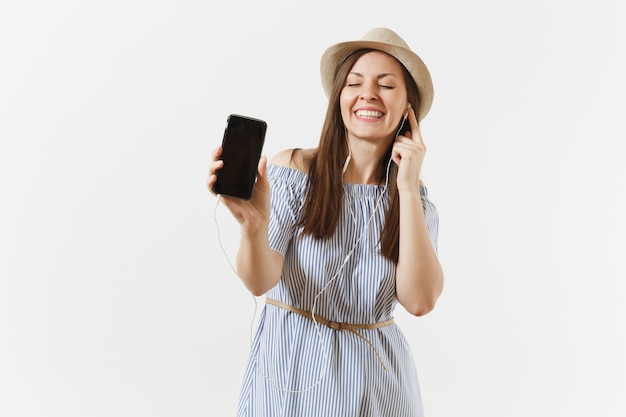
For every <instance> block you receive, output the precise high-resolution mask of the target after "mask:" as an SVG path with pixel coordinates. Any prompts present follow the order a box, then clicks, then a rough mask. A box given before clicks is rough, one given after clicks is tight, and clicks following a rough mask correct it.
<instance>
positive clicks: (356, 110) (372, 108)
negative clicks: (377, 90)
mask: <svg viewBox="0 0 626 417" xmlns="http://www.w3.org/2000/svg"><path fill="white" fill-rule="evenodd" d="M359 111H375V112H378V113H381V114H382V116H380V117H378V118H369V117H361V116H359V115H358V114H357V113H358V112H359ZM353 114H354V117H356V118H357V119H358V120H361V121H364V122H378V121H380V120H382V119H384V117H385V115H386V113H385V112H384V111H382V110H381V109H379V108H377V107H370V106H368V107H359V108H358V109H355V110H354V112H353Z"/></svg>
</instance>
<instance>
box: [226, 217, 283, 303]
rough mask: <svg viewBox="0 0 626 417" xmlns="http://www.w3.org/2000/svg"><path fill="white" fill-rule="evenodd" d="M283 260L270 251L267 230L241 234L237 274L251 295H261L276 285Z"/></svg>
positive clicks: (280, 256)
mask: <svg viewBox="0 0 626 417" xmlns="http://www.w3.org/2000/svg"><path fill="white" fill-rule="evenodd" d="M283 260H284V258H283V257H282V255H281V254H279V253H278V252H276V251H274V250H272V249H270V246H269V240H268V234H267V228H264V230H261V231H258V232H256V233H246V232H242V234H241V241H240V243H239V251H238V253H237V272H238V274H239V276H240V277H241V279H242V280H243V283H244V284H245V286H246V287H247V288H248V290H249V291H250V292H251V293H252V294H253V295H255V296H260V295H263V294H265V293H266V292H267V291H269V290H270V289H271V288H272V287H274V286H275V285H276V284H277V283H278V281H279V280H280V276H281V272H282V267H283Z"/></svg>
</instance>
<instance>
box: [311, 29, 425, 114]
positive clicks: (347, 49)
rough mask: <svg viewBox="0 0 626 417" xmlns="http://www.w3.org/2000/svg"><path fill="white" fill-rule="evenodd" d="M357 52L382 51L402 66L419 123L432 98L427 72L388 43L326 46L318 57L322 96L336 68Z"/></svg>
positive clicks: (407, 52)
mask: <svg viewBox="0 0 626 417" xmlns="http://www.w3.org/2000/svg"><path fill="white" fill-rule="evenodd" d="M360 49H374V50H377V51H381V52H385V53H387V54H389V55H391V56H393V57H394V58H396V59H397V60H398V61H400V62H401V63H402V65H404V67H405V68H406V69H407V71H408V72H409V74H411V76H412V77H413V80H414V81H415V84H416V85H417V90H418V93H419V96H420V103H419V108H418V111H417V120H418V121H421V120H422V119H423V118H424V117H426V114H428V112H429V110H430V107H431V105H432V103H433V98H434V90H433V82H432V79H431V77H430V72H429V71H428V68H427V67H426V65H425V64H424V62H423V61H422V59H421V58H420V57H419V56H417V54H415V53H414V52H413V51H411V50H410V49H407V48H403V47H401V46H396V45H392V44H389V43H384V42H376V41H364V40H361V41H351V42H341V43H337V44H335V45H332V46H331V47H329V48H328V49H327V50H326V51H325V52H324V54H323V55H322V60H321V63H320V73H321V76H322V87H323V88H324V92H325V93H326V96H327V97H330V93H331V91H332V88H333V83H334V80H335V77H336V76H337V71H338V69H339V66H340V65H341V64H342V63H343V61H344V60H345V59H346V58H347V57H348V56H350V55H351V54H352V53H354V52H356V51H358V50H360Z"/></svg>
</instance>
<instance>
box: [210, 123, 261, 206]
mask: <svg viewBox="0 0 626 417" xmlns="http://www.w3.org/2000/svg"><path fill="white" fill-rule="evenodd" d="M266 131H267V123H265V122H264V121H263V120H260V119H255V118H253V117H247V116H241V115H238V114H231V115H230V116H228V119H227V120H226V129H224V138H223V139H222V155H221V157H220V159H221V160H222V161H224V165H223V167H222V168H221V169H219V170H218V171H217V172H216V173H215V175H216V177H217V181H215V184H213V192H214V193H215V194H221V195H227V196H231V197H237V198H241V199H243V200H249V199H250V197H252V190H253V189H254V183H255V181H256V174H257V167H258V165H259V159H261V151H262V150H263V143H264V142H265V132H266Z"/></svg>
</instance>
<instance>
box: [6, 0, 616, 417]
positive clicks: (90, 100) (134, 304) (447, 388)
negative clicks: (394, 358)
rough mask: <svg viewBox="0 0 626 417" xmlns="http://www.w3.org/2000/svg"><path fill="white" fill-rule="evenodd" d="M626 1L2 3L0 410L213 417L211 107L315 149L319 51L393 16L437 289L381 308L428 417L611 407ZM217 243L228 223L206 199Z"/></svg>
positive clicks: (234, 356) (216, 304)
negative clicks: (415, 303) (421, 145)
mask: <svg viewBox="0 0 626 417" xmlns="http://www.w3.org/2000/svg"><path fill="white" fill-rule="evenodd" d="M624 9H625V6H624V3H623V2H622V1H619V0H614V1H609V0H562V1H558V0H527V1H523V2H507V1H497V0H477V1H472V2H469V1H464V0H450V1H437V2H435V1H428V2H427V1H415V0H413V1H405V2H402V1H384V2H373V1H365V0H363V1H358V2H357V1H336V0H334V1H327V0H316V1H298V2H297V1H287V0H284V1H279V0H271V1H262V2H260V1H257V2H254V1H218V2H207V1H181V0H179V1H158V0H157V1H151V2H148V1H129V0H110V1H107V2H84V1H68V0H65V1H54V2H51V1H43V0H42V1H19V2H18V1H8V2H2V3H1V5H0V139H1V142H0V187H1V188H0V190H1V195H0V198H1V205H0V211H1V215H0V415H2V416H66V417H67V416H151V417H152V416H228V415H234V412H235V408H236V403H237V397H238V393H239V384H240V381H241V378H242V372H243V369H244V365H245V361H246V358H247V353H248V346H249V342H250V323H251V320H252V318H253V315H254V301H253V298H252V297H251V296H250V295H249V294H248V293H247V292H246V290H245V289H244V287H243V285H242V284H241V283H240V282H239V280H238V278H237V277H236V276H235V275H234V274H233V273H232V271H231V270H230V269H229V266H228V261H227V260H226V258H225V257H224V255H223V254H222V253H221V251H220V248H219V245H218V240H217V236H216V227H215V223H214V220H213V214H214V208H215V199H214V198H213V197H212V196H211V195H210V194H209V193H208V192H207V191H206V188H205V185H204V181H205V177H206V171H207V164H208V161H209V153H210V151H211V149H213V148H214V147H215V146H217V145H218V144H219V142H220V141H221V135H222V133H223V128H224V122H225V120H226V117H227V115H228V114H230V113H240V114H246V115H250V116H256V117H259V118H262V119H265V120H266V121H267V122H268V125H269V128H268V135H267V138H266V147H265V152H266V153H267V154H268V155H270V156H271V155H273V154H274V153H275V152H277V151H278V150H281V149H283V148H290V147H311V146H315V145H316V143H317V140H318V137H319V132H320V128H321V123H322V119H323V116H324V113H325V110H326V98H325V96H324V94H323V92H322V88H321V84H320V80H319V58H320V56H321V54H322V53H323V51H324V50H325V48H326V47H328V46H329V45H331V44H332V43H335V42H339V41H344V40H355V39H358V38H360V37H361V36H362V35H363V34H364V33H365V32H366V31H367V30H368V29H370V28H371V27H375V26H387V27H390V28H392V29H393V30H395V31H396V32H398V33H399V34H400V35H401V36H402V37H403V38H404V39H405V40H406V41H407V43H409V45H410V46H411V47H412V48H413V49H414V50H415V51H416V52H417V53H418V54H419V55H420V56H421V57H422V58H423V59H424V61H425V62H426V63H427V65H428V66H429V68H430V70H431V73H432V76H433V81H434V85H435V101H434V104H433V108H432V110H431V113H430V114H429V115H428V117H427V118H426V119H425V120H424V122H423V123H422V133H423V135H424V138H425V141H426V144H427V146H428V154H427V159H426V161H425V167H424V181H425V182H426V183H427V185H428V187H429V192H430V197H431V199H432V200H433V201H434V202H435V204H436V205H437V206H438V208H439V212H440V216H441V229H440V240H439V251H440V258H441V261H442V263H443V265H444V269H445V273H446V288H445V292H444V294H443V296H442V298H441V299H440V302H439V304H438V305H437V308H436V310H435V311H433V312H432V313H431V314H429V315H427V316H425V317H423V318H412V317H409V316H408V315H407V314H406V313H404V312H403V311H401V310H400V309H398V311H397V316H398V321H399V322H400V325H401V326H402V328H403V329H404V330H405V332H406V335H407V337H408V338H409V340H410V343H411V346H412V348H413V351H414V354H415V358H416V361H417V364H418V368H419V373H420V378H421V384H422V391H423V397H424V403H425V409H426V413H427V416H429V417H452V416H480V417H485V416H488V417H491V416H493V417H496V416H498V417H501V416H533V417H536V416H565V415H567V416H594V417H600V416H623V415H625V414H626V404H625V400H624V393H625V392H626V330H625V329H626V323H625V320H624V317H626V303H625V302H624V301H623V298H624V295H625V293H626V291H625V290H626V285H625V284H624V280H625V279H626V265H625V258H626V254H625V252H626V242H625V238H624V236H625V233H626V221H625V220H624V213H625V212H626V202H625V200H626V199H625V198H624V181H625V180H626V172H625V169H624V167H623V163H624V159H625V157H624V148H625V147H624V146H623V142H624V140H626V129H625V128H624V126H623V123H624V113H625V110H626V99H625V96H626V82H625V81H624V74H626V29H625V25H624V21H626V13H625V10H624ZM217 219H218V221H219V222H220V225H221V231H222V234H223V241H224V246H225V248H226V251H227V252H228V253H229V256H230V257H231V258H234V255H235V249H236V241H237V235H238V229H237V228H236V226H235V224H234V221H233V220H232V219H231V218H230V217H229V215H228V213H227V212H226V210H225V209H224V208H223V207H220V208H219V209H218V210H217Z"/></svg>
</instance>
